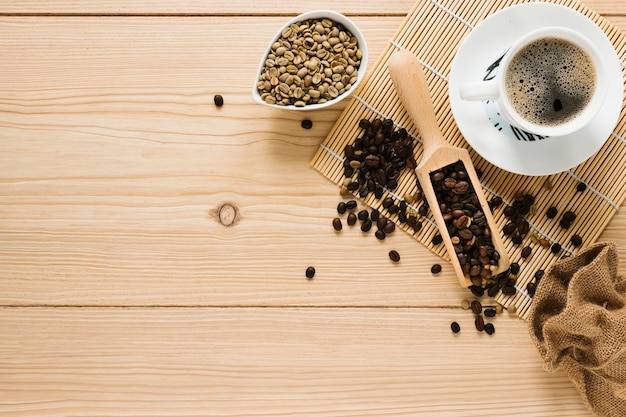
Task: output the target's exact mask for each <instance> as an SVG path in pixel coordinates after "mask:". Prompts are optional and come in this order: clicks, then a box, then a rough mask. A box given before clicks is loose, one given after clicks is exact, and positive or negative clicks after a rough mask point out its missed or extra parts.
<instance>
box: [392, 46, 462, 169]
mask: <svg viewBox="0 0 626 417" xmlns="http://www.w3.org/2000/svg"><path fill="white" fill-rule="evenodd" d="M387 67H388V68H389V75H390V76H391V81H392V82H393V85H394V86H395V89H396V93H397V94H398V96H399V97H400V100H401V101H402V104H403V105H404V108H405V109H406V111H407V112H408V113H409V116H411V119H413V123H415V126H417V129H418V130H419V132H420V137H421V139H422V141H423V142H424V143H423V146H424V154H423V156H422V160H425V159H427V158H428V156H430V155H431V154H432V153H433V152H434V151H435V150H436V149H437V148H439V147H442V146H450V145H449V144H448V142H446V140H445V139H444V138H443V135H442V134H441V130H440V129H439V123H438V122H437V116H436V114H435V109H434V107H433V100H432V98H431V96H430V91H429V89H428V82H427V81H426V76H425V75H424V70H423V67H422V64H421V63H420V61H419V60H418V59H417V57H416V56H415V55H413V54H412V53H411V52H410V51H408V50H406V49H401V50H398V51H395V52H394V53H393V54H392V55H391V57H390V58H389V61H388V62H387Z"/></svg>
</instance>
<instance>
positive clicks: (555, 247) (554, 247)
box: [550, 243, 562, 254]
mask: <svg viewBox="0 0 626 417" xmlns="http://www.w3.org/2000/svg"><path fill="white" fill-rule="evenodd" d="M561 249H562V247H561V245H560V244H559V243H553V244H552V246H550V250H551V251H552V253H554V254H557V253H559V252H560V251H561Z"/></svg>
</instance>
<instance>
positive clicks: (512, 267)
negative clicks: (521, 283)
mask: <svg viewBox="0 0 626 417" xmlns="http://www.w3.org/2000/svg"><path fill="white" fill-rule="evenodd" d="M519 269H520V265H519V264H518V263H517V262H511V265H509V271H510V273H511V274H513V275H517V274H518V273H519Z"/></svg>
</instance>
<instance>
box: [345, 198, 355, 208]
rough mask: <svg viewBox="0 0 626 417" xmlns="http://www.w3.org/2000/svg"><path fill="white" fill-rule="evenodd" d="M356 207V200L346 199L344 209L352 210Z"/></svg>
mask: <svg viewBox="0 0 626 417" xmlns="http://www.w3.org/2000/svg"><path fill="white" fill-rule="evenodd" d="M356 207H357V202H356V200H348V201H346V209H348V210H354V209H355V208H356Z"/></svg>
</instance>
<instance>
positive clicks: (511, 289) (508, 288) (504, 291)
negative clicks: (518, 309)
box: [500, 284, 517, 296]
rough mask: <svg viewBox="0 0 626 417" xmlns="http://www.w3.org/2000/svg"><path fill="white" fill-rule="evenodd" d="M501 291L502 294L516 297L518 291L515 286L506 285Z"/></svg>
mask: <svg viewBox="0 0 626 417" xmlns="http://www.w3.org/2000/svg"><path fill="white" fill-rule="evenodd" d="M500 291H502V294H504V295H506V296H511V295H515V294H516V293H517V290H516V289H515V286H514V284H510V285H509V284H507V285H504V286H503V287H502V289H501V290H500Z"/></svg>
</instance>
